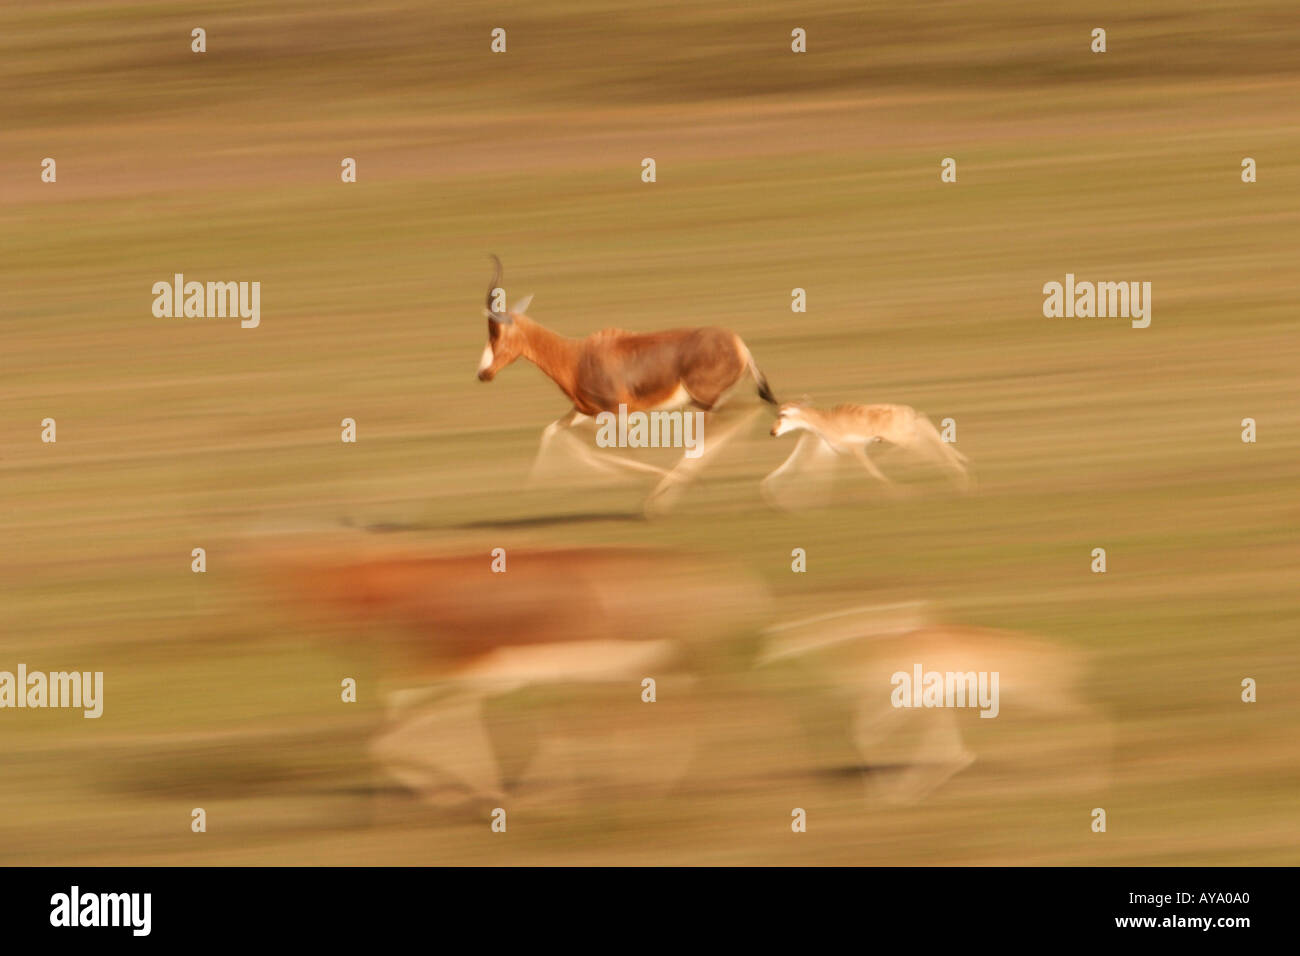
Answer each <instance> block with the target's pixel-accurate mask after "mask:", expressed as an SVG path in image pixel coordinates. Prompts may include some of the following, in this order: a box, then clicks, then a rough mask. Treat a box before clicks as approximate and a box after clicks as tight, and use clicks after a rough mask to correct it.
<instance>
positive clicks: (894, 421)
mask: <svg viewBox="0 0 1300 956" xmlns="http://www.w3.org/2000/svg"><path fill="white" fill-rule="evenodd" d="M792 431H803V432H804V434H803V435H801V436H800V438H799V443H798V444H797V445H795V448H794V451H793V452H791V453H790V457H789V458H787V459H786V460H785V462H784V463H783V464H782V465H781V466H780V467H779V468H777V469H776V470H775V471H773V472H772V473H771V474H770V475H768V476H767V477H766V478H764V479H763V482H762V489H763V493H764V495H765V497H767V498H768V500H769V501H773V500H774V497H773V494H772V488H773V487H774V483H775V482H776V481H777V480H778V479H781V478H782V477H783V476H785V475H788V474H789V473H791V472H794V471H800V470H806V469H809V468H815V467H820V466H825V465H827V464H829V463H830V462H831V461H833V460H834V459H835V457H836V456H837V455H841V456H843V455H849V456H852V457H853V458H855V459H857V461H858V463H859V464H861V465H862V467H863V468H865V469H866V470H867V473H868V474H869V475H871V476H872V477H873V478H877V479H879V480H880V481H882V482H884V483H885V484H886V485H892V484H893V482H891V481H890V480H889V479H888V478H886V477H885V475H884V474H883V473H882V472H881V470H880V469H879V468H877V467H876V465H875V463H874V462H873V461H872V460H871V458H870V457H868V455H867V446H868V445H872V444H874V443H876V442H881V441H884V442H888V443H890V444H892V445H898V446H900V447H903V448H907V449H910V450H912V451H913V452H916V453H918V454H920V455H921V456H923V457H925V458H927V459H929V460H931V461H937V462H939V463H941V464H943V465H946V466H947V467H949V468H951V469H952V470H953V471H954V472H955V473H956V475H957V481H958V484H959V485H960V486H961V487H962V488H964V489H968V488H969V487H970V476H969V474H968V473H967V464H968V463H969V459H968V458H967V457H966V456H965V455H963V454H962V453H961V452H959V451H957V449H955V448H953V447H952V445H950V444H948V443H947V442H945V441H944V440H943V439H942V438H941V437H940V436H939V432H938V430H937V429H935V427H934V425H932V424H931V423H930V420H929V419H928V418H926V417H925V416H924V415H920V414H918V413H917V411H916V409H914V408H912V407H910V406H908V405H836V406H835V407H834V408H830V409H826V410H824V411H823V410H820V409H817V408H814V407H812V406H811V405H809V404H807V403H805V402H786V403H785V404H783V405H782V406H780V408H779V409H778V411H777V418H776V421H775V422H774V423H773V425H772V435H773V436H774V437H776V436H780V435H784V434H786V433H787V432H792Z"/></svg>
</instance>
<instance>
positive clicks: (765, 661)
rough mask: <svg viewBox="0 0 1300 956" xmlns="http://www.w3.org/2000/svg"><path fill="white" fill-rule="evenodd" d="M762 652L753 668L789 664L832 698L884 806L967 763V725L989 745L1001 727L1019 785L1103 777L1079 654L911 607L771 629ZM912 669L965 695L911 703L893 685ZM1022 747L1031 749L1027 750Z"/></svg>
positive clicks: (970, 755)
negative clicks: (1032, 734) (985, 683)
mask: <svg viewBox="0 0 1300 956" xmlns="http://www.w3.org/2000/svg"><path fill="white" fill-rule="evenodd" d="M764 644H765V649H764V652H763V654H762V655H761V657H760V661H759V663H760V664H762V665H764V666H772V665H777V664H779V663H781V662H783V661H792V662H796V663H797V667H798V670H797V673H798V674H799V675H800V679H801V680H805V679H808V678H812V679H814V680H815V681H817V682H818V684H819V685H820V686H821V687H822V688H823V690H822V692H821V696H822V698H824V699H834V698H838V699H839V700H840V701H841V703H842V706H843V707H845V708H847V709H848V710H849V711H850V712H851V714H852V724H851V737H852V741H853V744H854V745H855V747H856V749H857V751H858V755H859V757H860V760H861V763H862V765H863V767H864V768H865V769H866V770H868V773H867V777H866V783H867V786H868V791H869V794H871V795H874V796H876V797H878V798H880V799H882V800H884V801H886V802H890V803H902V804H908V803H916V802H918V801H920V800H922V799H923V798H924V797H926V796H927V795H929V794H930V793H931V792H932V791H934V790H935V789H937V788H938V787H940V786H941V785H943V784H944V783H946V782H947V781H948V780H950V779H952V778H953V777H954V776H956V775H957V774H959V773H960V772H961V771H963V770H965V769H966V768H967V767H969V766H970V765H971V764H972V763H974V762H975V760H976V753H975V751H974V750H972V749H971V748H970V747H969V746H968V745H967V743H966V739H965V733H964V730H965V729H969V728H972V727H974V726H975V725H980V726H979V730H980V733H981V736H983V737H984V738H986V739H989V740H990V742H991V741H993V740H996V739H997V737H998V731H1000V729H1001V728H1002V727H1003V726H1006V727H1008V728H1009V731H1008V733H1007V734H1006V735H1005V736H1004V738H1003V739H1004V740H1005V742H1006V743H1005V746H1006V748H1007V750H1006V751H1005V753H1006V754H1007V755H1008V756H1011V755H1012V754H1013V753H1014V754H1018V755H1019V757H1020V759H1019V760H1018V761H1017V766H1018V768H1019V774H1020V775H1021V778H1022V783H1023V782H1025V781H1034V782H1044V783H1046V782H1049V781H1051V780H1054V779H1056V778H1058V777H1060V776H1062V775H1064V774H1066V773H1071V774H1074V775H1076V778H1077V779H1079V780H1080V781H1081V782H1083V783H1084V784H1086V785H1090V786H1091V785H1097V784H1099V783H1100V782H1102V781H1104V779H1105V777H1106V775H1107V773H1108V771H1107V766H1106V764H1107V762H1108V758H1109V752H1110V746H1111V739H1112V731H1111V725H1110V723H1109V721H1107V720H1106V719H1105V718H1104V716H1103V715H1102V714H1100V713H1099V712H1098V711H1097V710H1096V709H1095V708H1094V707H1093V706H1092V705H1091V704H1090V703H1088V701H1087V700H1086V698H1085V697H1084V696H1083V695H1082V694H1081V692H1080V684H1081V680H1082V676H1083V672H1084V666H1085V664H1086V658H1085V657H1084V656H1083V654H1082V653H1081V652H1079V651H1077V650H1075V649H1073V648H1069V647H1063V646H1060V645H1057V644H1054V643H1050V642H1047V641H1044V640H1041V639H1038V638H1035V637H1029V636H1026V635H1023V634H1015V633H1010V632H1006V631H997V630H989V629H985V628H974V627H959V626H950V625H945V624H942V623H939V622H935V621H933V620H930V619H929V615H928V614H927V613H926V611H925V609H924V606H923V605H921V604H917V603H910V604H896V605H884V606H881V607H859V608H850V609H847V610H843V611H836V612H832V613H829V614H822V615H819V616H817V617H813V618H809V619H806V620H803V621H796V622H793V623H789V624H782V625H779V626H774V627H771V628H769V629H768V630H767V636H766V638H765V641H764ZM920 671H924V672H925V673H926V675H927V677H928V676H930V675H943V676H945V677H947V678H948V679H949V681H951V679H952V678H954V677H955V678H958V679H961V681H962V683H961V684H959V685H958V686H959V687H961V688H962V689H963V690H965V691H970V692H971V693H969V694H964V695H963V698H962V700H961V705H959V706H956V707H954V706H953V702H952V701H947V700H944V699H943V698H942V697H941V695H938V694H932V693H927V694H926V695H925V696H926V697H927V698H928V699H927V700H926V702H925V706H921V707H917V706H915V705H914V702H913V699H912V694H915V699H916V701H917V702H919V701H920V700H921V698H922V690H921V687H919V686H918V687H912V686H907V687H905V688H904V687H903V684H904V682H905V681H906V680H907V679H908V678H909V677H910V676H911V675H913V674H916V673H918V672H920ZM982 677H988V678H989V679H990V680H989V683H990V684H991V685H992V688H993V691H994V694H993V700H992V706H991V707H988V706H983V707H982V706H981V705H984V704H987V702H984V701H979V700H976V699H975V698H974V691H975V689H976V687H977V686H982V683H981V681H980V678H982ZM904 690H905V691H908V692H911V693H902V692H900V691H904ZM936 704H937V706H936ZM963 711H966V712H963ZM981 717H989V718H996V719H991V720H988V721H985V720H981V719H980V718H981ZM1027 718H1028V720H1027ZM1029 720H1032V721H1033V724H1032V725H1031V724H1030V723H1029V722H1028V721H1029ZM1029 726H1036V727H1037V728H1039V732H1040V733H1041V734H1042V737H1041V739H1040V741H1037V742H1035V741H1029V742H1026V741H1025V740H1023V739H1022V738H1023V736H1024V734H1025V733H1026V728H1027V727H1029ZM1010 728H1013V729H1010ZM990 729H991V730H992V731H993V732H992V734H990ZM1044 742H1045V743H1046V745H1047V747H1048V749H1047V751H1046V753H1045V754H1044V753H1043V752H1042V749H1041V748H1042V746H1043V743H1044ZM1034 744H1037V746H1038V748H1039V749H1031V746H1033V745H1034ZM1085 757H1086V758H1088V759H1083V758H1085ZM1031 767H1032V768H1033V769H1032V770H1031V769H1030V768H1031ZM890 771H892V772H890Z"/></svg>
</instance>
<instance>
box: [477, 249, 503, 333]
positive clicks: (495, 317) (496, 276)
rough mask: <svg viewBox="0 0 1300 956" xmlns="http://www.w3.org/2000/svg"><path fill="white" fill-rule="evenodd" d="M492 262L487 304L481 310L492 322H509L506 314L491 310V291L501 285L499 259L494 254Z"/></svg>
mask: <svg viewBox="0 0 1300 956" xmlns="http://www.w3.org/2000/svg"><path fill="white" fill-rule="evenodd" d="M492 264H493V270H492V281H491V282H489V283H488V290H487V306H486V308H484V309H483V311H484V313H485V314H486V315H487V317H488V318H489V319H491V320H492V321H493V322H504V323H506V324H509V322H510V317H509V316H508V315H502V314H501V313H500V312H494V311H493V310H492V293H493V292H494V291H495V290H496V289H497V287H498V286H500V285H501V260H500V259H498V258H497V257H496V255H495V254H493V256H492Z"/></svg>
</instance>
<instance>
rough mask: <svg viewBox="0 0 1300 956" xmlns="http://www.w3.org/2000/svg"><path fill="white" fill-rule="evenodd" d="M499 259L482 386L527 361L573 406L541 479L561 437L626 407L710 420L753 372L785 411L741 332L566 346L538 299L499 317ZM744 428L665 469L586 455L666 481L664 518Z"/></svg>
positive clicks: (658, 502)
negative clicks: (540, 311) (677, 493)
mask: <svg viewBox="0 0 1300 956" xmlns="http://www.w3.org/2000/svg"><path fill="white" fill-rule="evenodd" d="M492 261H493V263H494V264H495V270H494V272H493V275H492V281H491V283H490V284H489V285H488V293H487V306H486V308H485V309H484V313H485V314H486V315H487V320H488V341H487V345H486V346H485V347H484V349H483V357H482V359H481V361H480V362H479V366H478V377H479V380H480V381H483V382H490V381H492V379H494V378H495V377H496V375H497V373H498V372H500V371H501V370H502V369H503V368H505V367H506V366H507V365H509V364H510V363H511V362H513V361H515V360H516V359H518V358H520V357H523V358H526V359H528V361H530V362H532V363H533V364H534V365H536V366H537V367H538V368H539V369H541V370H542V371H543V372H544V373H545V374H546V375H547V376H548V377H549V378H550V379H551V380H552V381H553V382H555V384H556V385H558V386H559V387H560V390H561V391H562V392H564V394H565V395H566V396H567V397H568V398H569V400H570V401H571V402H573V408H572V409H571V410H570V411H569V413H568V414H566V415H564V416H563V417H561V418H559V419H557V420H556V421H554V422H552V423H551V424H550V425H548V426H547V427H546V430H545V431H544V432H543V433H542V441H541V447H540V448H539V449H538V452H537V459H536V462H535V464H534V471H536V468H537V464H539V463H540V462H541V460H542V457H543V455H545V453H546V451H547V448H548V447H549V446H550V445H551V443H552V442H553V441H554V440H555V438H556V436H557V435H559V434H560V433H562V432H565V431H567V430H568V429H571V428H573V427H574V426H576V425H579V424H581V423H583V422H584V421H586V420H587V419H588V418H592V417H594V416H596V415H599V414H600V413H602V412H610V413H613V414H618V412H619V407H620V406H624V407H625V409H626V411H627V412H629V413H631V412H654V411H663V410H667V409H674V408H682V407H685V406H693V407H695V408H698V409H701V410H703V411H705V412H712V411H713V410H715V409H717V408H718V407H719V406H720V405H721V404H722V403H723V402H724V401H725V400H726V398H727V397H728V396H729V394H730V393H731V391H732V389H733V388H735V386H736V385H737V384H738V383H739V382H740V381H741V379H742V378H744V376H745V375H746V374H749V375H751V376H753V378H754V381H755V383H756V384H757V386H758V394H759V397H760V398H762V399H763V400H764V401H766V402H769V403H771V404H773V405H775V404H777V402H776V399H775V398H774V397H773V395H772V390H771V389H770V388H769V387H768V384H767V380H766V379H765V378H764V377H763V373H762V372H760V371H759V369H758V366H757V365H756V364H755V363H754V357H753V355H751V354H750V352H749V348H748V347H747V346H746V345H745V343H744V342H743V341H742V340H741V338H740V336H738V335H736V333H734V332H731V331H728V330H726V329H721V328H714V327H706V328H694V329H671V330H668V331H664V332H628V331H625V330H623V329H604V330H602V331H600V332H595V333H593V334H592V335H589V336H587V337H586V338H584V339H572V338H567V337H565V336H563V335H560V334H558V333H557V332H553V331H551V330H550V329H548V328H546V327H545V326H543V325H541V324H540V323H538V322H535V321H534V320H532V319H531V318H529V317H528V315H527V314H526V310H527V308H528V306H529V304H530V303H531V302H532V298H533V297H532V296H531V295H529V296H526V297H525V298H523V299H522V300H520V301H519V302H517V303H516V304H515V306H514V307H513V308H511V309H509V310H507V311H505V312H501V311H497V309H498V308H499V305H498V304H497V303H495V302H494V299H496V298H497V297H498V296H499V295H500V294H501V293H500V291H499V285H500V282H501V260H500V259H498V258H497V257H496V256H493V257H492ZM502 301H503V300H502ZM746 421H748V418H746V419H744V420H742V421H740V422H737V423H735V424H734V425H732V426H731V427H730V428H728V429H727V430H726V431H724V432H722V433H720V434H710V435H709V436H708V439H707V441H708V444H707V447H705V446H704V445H703V443H702V444H701V447H700V448H699V449H698V452H699V453H698V454H697V455H693V456H689V457H688V456H686V455H683V457H682V459H681V461H679V462H678V463H677V465H675V466H674V467H673V468H672V469H670V470H667V471H665V470H664V469H661V468H655V467H653V466H651V465H648V464H645V463H643V462H638V461H633V460H630V459H625V458H621V457H619V456H616V455H612V454H609V453H605V454H603V455H598V454H597V453H596V452H594V451H593V450H591V449H588V448H586V447H585V446H584V447H583V448H582V455H583V458H584V459H585V460H586V461H587V462H588V463H589V464H592V465H595V466H597V467H600V468H605V469H609V468H610V467H611V466H613V467H621V468H625V469H630V470H634V471H641V472H650V473H652V474H656V475H659V476H661V479H660V481H659V484H658V485H657V486H656V487H655V489H654V490H653V491H652V492H651V494H650V497H649V499H648V500H647V509H648V510H658V509H661V508H663V507H666V505H667V504H668V502H669V500H670V495H669V493H670V491H671V490H672V489H674V488H678V489H680V487H681V486H683V485H684V484H685V482H686V481H687V480H689V478H690V477H691V476H692V475H693V474H694V473H695V472H697V471H698V470H699V469H700V468H701V467H702V466H703V464H704V461H705V459H706V458H708V457H711V456H712V455H713V454H715V453H716V452H717V451H718V449H720V448H721V447H722V446H723V445H724V444H725V443H726V442H727V441H728V440H730V439H731V438H732V437H734V435H735V434H736V432H737V431H738V430H739V428H740V427H741V425H743V424H744V423H745V422H746Z"/></svg>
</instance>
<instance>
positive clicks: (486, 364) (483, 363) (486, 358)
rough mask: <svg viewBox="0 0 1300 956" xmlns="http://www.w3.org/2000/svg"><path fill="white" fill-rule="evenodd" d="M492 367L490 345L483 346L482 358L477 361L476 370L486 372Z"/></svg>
mask: <svg viewBox="0 0 1300 956" xmlns="http://www.w3.org/2000/svg"><path fill="white" fill-rule="evenodd" d="M491 365H492V343H491V342H489V343H488V344H487V345H485V346H483V357H482V358H481V359H479V360H478V370H479V371H480V372H486V371H487V370H488V368H490V367H491Z"/></svg>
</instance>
